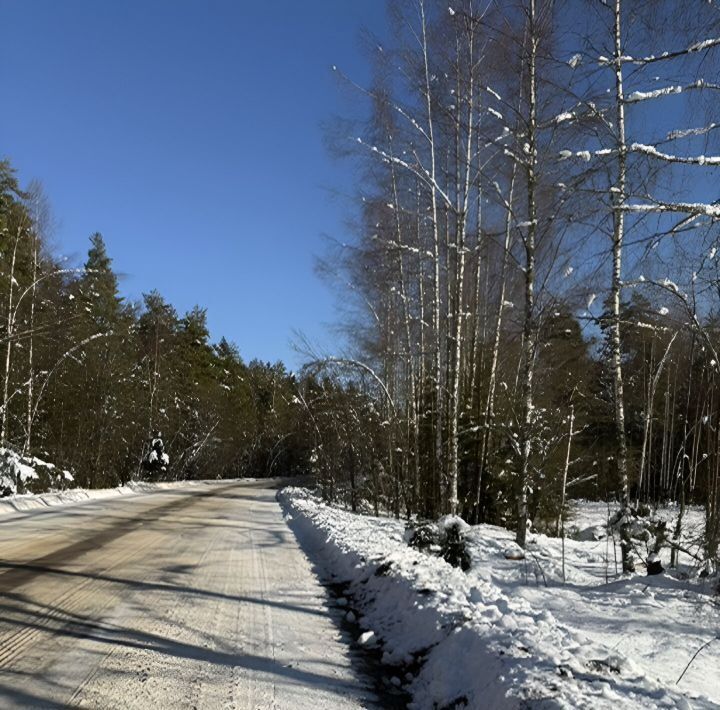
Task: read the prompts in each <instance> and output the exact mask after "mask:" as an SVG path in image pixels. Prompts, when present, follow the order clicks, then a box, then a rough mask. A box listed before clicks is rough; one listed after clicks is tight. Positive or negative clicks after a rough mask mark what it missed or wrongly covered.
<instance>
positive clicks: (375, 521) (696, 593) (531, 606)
mask: <svg viewBox="0 0 720 710" xmlns="http://www.w3.org/2000/svg"><path fill="white" fill-rule="evenodd" d="M279 499H280V501H281V503H282V504H283V505H284V507H285V510H286V513H287V516H288V522H289V524H290V525H291V526H292V527H293V529H294V530H295V532H296V534H297V535H298V537H299V538H300V540H301V541H302V540H306V541H308V542H309V543H310V544H309V545H308V547H313V548H317V547H318V545H319V544H322V545H323V550H324V553H323V559H322V560H319V559H318V560H315V561H316V562H317V563H318V565H319V566H320V567H321V568H322V569H324V571H325V573H326V574H327V575H328V576H329V577H331V578H334V579H335V580H336V581H343V582H348V583H349V591H348V594H349V595H350V597H351V604H352V605H353V606H354V607H355V609H356V612H357V613H358V614H359V616H360V618H359V622H360V625H361V628H363V629H365V630H366V633H365V634H364V636H363V640H364V641H365V642H366V643H367V644H368V645H370V644H373V643H380V644H381V647H382V651H383V662H385V663H387V664H389V665H392V664H397V665H398V667H399V668H400V667H402V670H400V669H399V670H398V671H397V675H398V676H399V677H400V678H401V679H402V681H401V682H402V684H403V685H404V686H405V687H406V689H407V690H408V692H409V693H410V694H411V695H412V697H413V706H412V707H413V708H416V709H417V710H423V709H424V708H428V709H429V708H434V707H455V706H458V707H471V708H475V707H493V708H518V707H528V706H531V707H536V708H577V707H583V708H611V707H612V708H638V707H642V708H662V707H667V708H711V707H720V678H719V677H718V672H717V669H718V667H720V640H719V641H717V642H716V643H710V645H709V646H708V647H707V648H705V649H704V650H703V651H701V652H700V653H699V654H698V656H697V658H696V659H695V660H694V662H693V663H692V665H691V667H690V669H689V670H688V671H687V673H686V674H685V676H684V678H683V679H682V681H681V682H680V683H679V684H677V683H676V681H677V680H678V678H679V677H680V675H681V674H682V672H683V669H684V668H685V666H686V665H687V664H688V662H689V661H690V659H691V658H692V655H693V654H694V653H695V652H696V651H697V650H698V649H699V648H700V647H701V646H702V645H703V644H704V643H706V642H707V641H709V640H710V639H712V638H713V637H714V636H717V635H718V633H720V623H719V622H720V604H719V603H718V602H719V600H718V598H717V597H715V598H713V597H712V596H711V594H710V592H711V590H710V589H708V588H706V587H705V586H704V585H703V582H701V581H699V580H698V579H686V580H682V579H679V578H676V577H672V576H670V575H660V576H656V577H645V576H642V575H637V576H635V577H632V578H629V579H615V580H613V578H614V575H615V567H614V553H613V550H612V541H608V540H592V539H591V540H590V541H587V542H581V541H575V540H566V549H565V556H566V570H565V571H566V578H567V583H566V584H563V581H562V552H561V540H559V539H554V538H548V537H546V536H542V535H533V536H531V537H530V544H529V546H528V554H527V556H526V559H525V560H509V559H506V552H507V551H508V548H512V547H513V545H514V542H513V536H512V534H511V533H510V532H508V531H507V530H504V529H502V528H498V527H493V526H489V525H481V526H476V527H473V528H471V529H470V531H469V532H468V539H469V541H470V553H471V558H472V567H471V569H470V570H469V572H468V573H463V572H461V571H460V570H458V569H455V568H453V567H451V566H450V565H449V564H447V563H446V562H444V561H443V560H442V559H440V558H438V557H434V556H431V555H428V554H426V553H422V552H419V551H417V550H414V549H412V548H410V547H408V546H407V544H406V543H405V542H404V524H403V523H402V522H401V521H396V520H392V519H389V518H373V517H366V516H359V515H354V514H352V513H349V512H347V511H344V510H340V509H338V508H335V507H330V506H327V505H324V504H323V503H322V502H321V501H320V500H319V499H318V498H317V497H315V496H313V495H312V494H311V493H309V492H308V491H307V490H305V489H299V488H287V489H284V490H283V491H282V492H281V493H280V494H279ZM696 517H697V516H696ZM606 518H607V508H606V507H605V508H604V509H601V508H600V507H599V506H596V507H595V509H593V508H592V506H588V505H586V506H581V508H580V511H579V516H578V518H577V520H576V524H578V525H582V526H583V527H584V528H587V527H590V526H596V525H599V526H602V524H603V521H604V520H605V519H606ZM606 574H607V577H608V580H607V581H606ZM370 632H372V633H370ZM408 667H411V668H412V669H413V670H414V674H413V675H408V676H404V672H405V669H406V668H408Z"/></svg>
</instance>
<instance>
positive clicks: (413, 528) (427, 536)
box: [405, 520, 440, 553]
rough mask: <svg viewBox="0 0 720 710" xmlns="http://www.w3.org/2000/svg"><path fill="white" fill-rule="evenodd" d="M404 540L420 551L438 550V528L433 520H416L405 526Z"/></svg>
mask: <svg viewBox="0 0 720 710" xmlns="http://www.w3.org/2000/svg"><path fill="white" fill-rule="evenodd" d="M405 542H407V544H408V545H410V547H414V548H415V549H416V550H421V551H422V552H433V553H439V552H440V528H439V526H438V524H437V523H436V522H434V521H433V520H416V521H414V522H412V523H410V524H409V525H408V526H407V528H405Z"/></svg>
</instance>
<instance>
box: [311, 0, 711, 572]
mask: <svg viewBox="0 0 720 710" xmlns="http://www.w3.org/2000/svg"><path fill="white" fill-rule="evenodd" d="M388 7H389V18H390V27H389V30H388V32H387V36H388V37H389V38H390V39H389V42H387V43H383V42H382V41H380V40H378V39H376V38H369V39H368V42H367V45H368V47H369V54H370V55H371V56H370V61H371V64H372V68H373V79H372V82H371V83H370V85H369V86H363V87H358V86H357V85H356V84H355V83H354V81H353V77H341V81H343V82H344V83H346V85H347V86H348V87H349V88H350V91H351V92H352V91H357V93H358V95H359V96H360V97H362V100H363V101H364V102H365V103H364V105H363V107H362V111H359V112H358V115H359V116H361V118H359V119H353V120H342V121H338V124H337V126H336V130H334V131H332V133H331V141H332V143H333V145H334V146H335V147H336V148H337V150H338V151H340V152H341V153H342V154H344V155H345V156H347V157H349V158H350V159H351V160H352V161H353V162H354V164H355V166H357V168H358V170H359V174H360V178H359V182H358V202H357V205H358V206H357V230H356V232H357V234H356V238H355V239H354V240H352V242H351V243H350V244H344V245H337V246H335V247H332V248H331V249H330V251H329V253H328V255H327V258H326V259H325V260H324V262H323V264H322V265H321V266H322V271H323V273H324V274H325V275H326V276H328V278H330V279H335V280H336V281H337V283H338V284H339V285H340V287H341V289H342V293H343V298H344V301H345V303H346V304H347V303H348V302H350V303H351V304H352V305H351V307H348V308H347V313H346V319H347V320H346V323H347V324H348V330H349V331H351V344H352V348H351V351H350V354H349V355H348V356H347V357H345V358H338V359H333V360H322V359H320V358H318V359H317V362H316V363H315V367H316V368H318V369H322V370H324V371H326V372H327V371H331V372H333V373H334V374H335V376H336V377H337V378H338V379H339V380H341V381H342V380H345V381H348V380H351V381H353V382H354V387H355V388H356V391H353V392H352V393H349V392H348V393H347V402H346V406H345V413H344V414H343V417H342V418H339V419H336V420H335V422H334V426H336V427H337V428H339V429H342V431H343V432H344V434H343V436H342V437H339V436H338V437H336V439H339V440H340V441H342V442H343V448H342V453H341V454H338V453H337V451H336V450H335V449H334V450H333V451H334V454H333V456H334V458H333V459H332V460H331V459H330V458H328V461H329V463H327V464H326V468H325V470H326V479H325V480H326V485H327V487H328V490H329V489H332V491H335V493H334V494H335V495H340V494H342V495H343V496H347V497H348V498H349V499H351V502H352V503H353V504H354V505H355V506H356V507H357V506H358V505H360V504H361V503H363V502H366V503H367V504H370V505H371V507H372V506H374V507H375V508H380V507H387V508H389V509H391V510H394V511H395V512H396V513H398V514H408V515H409V514H419V515H421V516H428V517H435V516H437V515H439V514H442V513H459V514H461V515H463V516H464V517H465V518H467V519H469V520H472V521H491V522H500V523H504V524H507V525H512V526H514V527H515V529H516V530H517V539H518V542H519V543H520V544H524V542H525V534H526V530H527V524H526V521H531V522H532V523H534V524H535V525H538V526H544V527H545V528H548V527H550V528H552V529H555V526H556V525H558V521H559V519H560V515H561V512H562V510H561V509H562V507H563V501H564V500H565V499H566V498H567V497H568V496H570V495H573V496H578V495H582V496H591V497H593V498H601V499H607V500H608V501H610V502H611V505H612V507H613V508H614V509H616V510H617V509H619V510H620V511H621V514H620V515H618V516H617V520H618V522H619V529H620V533H621V535H622V537H623V540H624V552H625V555H624V563H625V566H626V568H629V567H630V565H631V561H630V548H631V544H630V542H629V539H628V535H629V534H630V532H629V531H630V528H631V526H632V525H631V524H632V520H633V519H635V517H636V512H637V510H638V509H639V507H641V506H640V505H639V504H641V503H643V502H649V503H657V502H660V501H664V500H674V501H679V502H681V503H682V504H683V505H685V504H687V503H688V502H690V501H692V502H695V503H699V504H703V505H705V507H706V510H707V530H706V535H705V537H704V539H703V543H702V544H703V546H704V547H703V550H702V555H706V556H708V557H710V558H712V557H717V545H718V535H719V533H720V529H719V524H718V520H719V514H720V499H719V497H718V494H719V490H720V451H719V445H720V440H719V437H720V411H719V406H720V389H719V387H718V385H719V384H720V383H719V382H718V378H719V377H720V374H719V372H718V363H719V362H720V357H718V354H717V351H718V348H720V337H718V336H719V335H720V333H719V332H718V331H719V327H718V326H720V323H719V322H718V317H717V314H718V305H720V300H718V299H719V296H720V271H719V268H720V267H719V262H718V258H717V248H718V237H719V236H720V234H719V232H718V219H719V218H720V206H718V202H717V200H718V198H719V197H720V195H718V191H717V185H718V182H717V178H718V170H717V168H718V166H720V156H719V155H718V154H719V153H720V151H718V150H717V143H718V133H719V132H718V130H717V129H718V126H720V116H718V115H716V114H717V113H718V108H717V106H718V104H717V101H716V100H715V99H716V95H717V91H718V89H719V88H720V87H718V85H717V76H718V57H719V56H720V54H719V52H720V22H719V21H720V10H719V9H718V6H717V5H716V3H703V4H698V5H693V6H692V8H690V7H687V6H683V5H682V4H679V3H677V2H673V1H670V0H652V1H651V2H649V1H648V2H645V1H643V0H612V2H600V3H599V2H577V1H573V2H560V1H552V0H512V1H510V2H503V3H487V2H481V1H480V0H458V2H451V3H450V7H448V3H447V2H440V1H439V0H438V1H437V2H436V1H435V0H398V1H396V2H389V3H388ZM713 149H715V150H713ZM348 284H349V286H350V288H349V289H348V288H347V285H348ZM360 393H361V394H360ZM334 436H335V435H334ZM322 452H323V450H322V449H321V453H322ZM324 453H325V454H326V455H327V454H328V452H327V451H325V452H324ZM321 458H322V457H321ZM337 491H340V493H337ZM358 501H359V502H358ZM613 501H615V502H613ZM681 518H682V516H681Z"/></svg>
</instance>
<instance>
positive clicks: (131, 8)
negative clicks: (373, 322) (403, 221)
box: [0, 0, 385, 366]
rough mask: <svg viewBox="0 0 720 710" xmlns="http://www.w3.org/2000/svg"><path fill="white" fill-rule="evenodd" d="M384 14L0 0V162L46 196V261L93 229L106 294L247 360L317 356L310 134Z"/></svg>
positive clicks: (280, 6)
mask: <svg viewBox="0 0 720 710" xmlns="http://www.w3.org/2000/svg"><path fill="white" fill-rule="evenodd" d="M384 5H385V4H384V2H383V0H363V1H362V2H353V1H352V0H303V1H302V2H301V1H299V0H275V1H274V2H256V3H253V2H246V1H245V0H129V1H124V2H110V1H109V0H62V1H60V0H0V25H1V26H2V27H3V39H2V42H0V67H1V68H0V78H1V79H2V86H3V91H2V94H3V109H2V111H0V156H2V157H8V158H10V159H11V161H12V162H13V164H14V165H15V166H16V167H17V169H18V171H19V173H20V177H21V180H22V181H23V182H24V183H27V182H28V181H29V180H30V179H32V178H37V179H39V180H40V181H42V183H43V184H44V187H45V190H46V193H47V195H48V197H49V199H50V202H51V205H52V208H53V212H54V215H55V218H56V220H57V227H56V229H55V232H54V241H55V246H56V249H57V251H58V252H59V253H62V254H65V255H68V256H69V257H70V258H71V259H72V260H74V261H75V262H78V263H81V262H82V261H83V259H84V256H85V252H86V250H87V247H88V243H89V242H88V237H89V236H90V234H91V233H93V232H94V231H100V232H102V233H103V236H104V237H105V240H106V242H107V245H108V251H109V253H110V255H111V256H112V257H113V259H114V265H115V268H116V270H117V271H118V272H120V273H121V274H122V275H123V277H122V282H121V286H122V290H123V293H124V294H126V295H127V296H128V297H130V298H139V297H140V294H141V293H143V292H146V291H149V290H151V289H153V288H156V289H158V290H159V291H160V292H161V293H162V294H163V295H164V296H165V297H166V298H167V299H168V300H169V301H170V302H171V303H173V305H175V307H176V308H177V309H178V310H179V311H180V312H183V311H185V310H187V309H189V308H191V307H192V306H193V305H194V304H196V303H197V304H199V305H201V306H204V307H207V308H208V318H209V324H210V328H211V332H212V336H213V338H215V339H218V338H219V337H220V336H221V335H225V336H226V337H228V338H229V339H231V340H234V341H235V342H236V343H237V344H238V346H239V347H240V351H241V353H242V355H243V357H244V358H245V359H251V358H254V357H258V358H261V359H263V360H271V361H274V360H277V359H282V360H284V361H286V362H288V363H289V364H290V365H291V366H296V365H297V364H298V362H299V358H298V356H297V355H296V354H295V353H294V352H293V351H292V349H291V347H290V341H291V339H292V337H293V335H292V331H293V329H294V328H297V329H300V330H302V331H304V332H305V333H306V334H307V335H308V336H309V337H310V338H311V339H312V340H315V341H319V342H320V343H323V344H325V345H326V346H327V347H328V348H329V349H332V346H333V337H332V334H331V333H330V332H329V331H328V329H327V328H326V325H327V324H328V323H331V322H332V320H333V318H334V316H335V314H334V309H333V303H334V298H335V297H334V295H333V294H332V293H330V292H329V291H328V289H327V288H326V287H325V286H324V285H323V284H322V283H320V282H319V281H318V279H317V278H316V276H315V275H314V273H313V262H314V255H316V254H319V253H322V250H323V245H322V234H331V235H333V236H336V237H342V235H343V233H344V231H345V226H344V220H345V218H346V216H347V213H348V209H349V206H348V205H347V204H346V203H345V202H344V201H343V200H342V199H338V198H337V197H333V196H332V192H333V191H335V190H339V191H340V192H346V191H347V190H348V189H349V186H350V185H351V177H350V172H349V167H348V166H343V165H342V164H339V163H338V162H337V161H335V160H334V159H333V158H331V157H330V156H329V155H328V154H327V152H326V150H325V148H324V147H323V133H322V128H321V123H322V122H323V121H327V120H329V119H331V118H332V116H333V115H334V114H336V113H338V112H340V113H342V112H343V111H345V110H346V109H347V108H348V106H347V104H346V101H345V99H344V98H343V92H342V91H340V89H339V88H338V85H337V82H336V80H335V78H334V77H333V74H332V71H331V66H332V65H333V64H337V65H338V67H340V68H342V69H343V70H344V71H345V72H346V73H349V74H351V75H353V76H354V77H358V78H359V79H360V80H362V79H364V78H365V77H367V73H368V65H367V62H366V61H365V59H364V55H363V52H362V49H361V43H360V41H359V33H360V30H361V28H362V27H368V28H370V29H372V30H375V31H382V27H383V25H384V21H385V14H384V12H385V11H384Z"/></svg>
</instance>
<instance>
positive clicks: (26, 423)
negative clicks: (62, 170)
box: [0, 161, 323, 488]
mask: <svg viewBox="0 0 720 710" xmlns="http://www.w3.org/2000/svg"><path fill="white" fill-rule="evenodd" d="M47 231H48V207H47V202H46V200H45V198H44V197H43V194H42V191H41V189H40V188H39V186H38V185H37V184H35V185H31V186H30V187H29V188H28V189H26V190H23V189H21V187H20V185H19V183H18V178H17V175H16V174H15V172H14V170H13V169H12V167H11V165H10V164H9V162H7V161H5V162H0V320H1V322H2V326H0V378H1V381H2V401H1V403H0V404H1V406H2V410H1V412H0V429H1V433H0V438H1V439H2V445H3V446H5V447H8V448H10V449H12V450H13V451H15V452H17V453H19V454H24V455H25V456H37V457H38V458H40V459H43V460H47V461H49V462H51V463H53V464H55V465H56V466H57V467H58V469H69V470H70V471H71V472H72V474H73V475H74V478H75V483H76V484H79V485H82V486H88V487H104V486H114V485H117V484H119V483H123V482H126V481H128V480H130V479H131V478H134V477H138V476H142V475H143V472H142V469H141V462H142V459H143V456H144V455H145V454H146V453H147V452H148V449H149V445H150V438H151V437H152V436H153V434H154V433H156V432H161V433H162V437H163V439H164V442H165V448H166V450H167V452H168V454H169V456H170V466H169V468H168V470H167V471H166V472H163V473H162V474H161V475H162V476H163V477H167V478H193V477H201V478H215V477H235V476H271V475H293V474H299V473H307V472H308V471H309V467H310V459H311V456H312V451H311V450H310V444H308V441H312V439H311V438H310V439H308V431H307V430H308V427H309V424H308V416H307V413H306V411H305V410H304V408H303V407H302V405H301V403H300V400H299V399H298V397H297V396H296V394H297V393H298V392H299V391H300V388H301V386H308V383H300V382H298V380H297V378H296V377H295V376H294V375H293V374H292V373H289V372H288V371H287V370H286V369H285V368H284V366H283V365H282V364H280V363H277V364H275V365H271V364H266V363H262V362H258V361H252V362H250V363H245V362H243V360H242V358H241V357H240V354H239V352H238V349H237V347H236V346H235V345H233V344H232V343H230V342H228V341H227V340H225V339H221V340H220V341H219V342H217V343H212V342H210V337H209V333H208V328H207V322H206V313H205V310H203V309H202V308H200V307H196V308H193V309H192V310H191V311H189V312H188V313H185V314H183V315H180V314H178V313H177V312H176V310H175V309H174V308H173V307H172V305H170V304H169V303H167V302H166V301H165V300H164V299H163V297H162V296H161V295H160V294H159V293H157V292H156V291H153V292H151V293H148V294H145V295H144V297H143V299H142V303H132V302H129V301H127V300H126V299H124V298H123V297H122V296H121V295H120V293H119V291H118V279H117V276H116V274H115V273H114V272H113V269H112V262H111V258H110V256H109V255H108V253H107V251H106V247H105V244H104V242H103V239H102V237H101V235H100V234H94V235H92V236H91V238H90V244H89V251H88V254H87V259H86V261H85V263H84V264H83V265H82V266H79V267H78V268H69V267H68V266H67V265H66V264H65V262H62V261H60V260H58V258H56V257H55V256H54V255H53V254H52V253H51V252H50V251H49V249H48V238H47ZM310 384H312V383H310ZM316 386H317V387H318V388H320V389H321V390H322V388H323V385H322V384H320V383H318V384H317V385H316ZM19 482H21V481H19ZM50 483H52V484H53V485H61V484H62V483H63V481H62V478H61V479H59V480H56V481H51V482H50ZM47 484H48V481H45V480H41V481H35V482H32V481H31V482H30V483H29V484H28V485H29V486H30V487H32V486H40V487H43V486H46V485H47ZM21 488H22V486H21Z"/></svg>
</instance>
